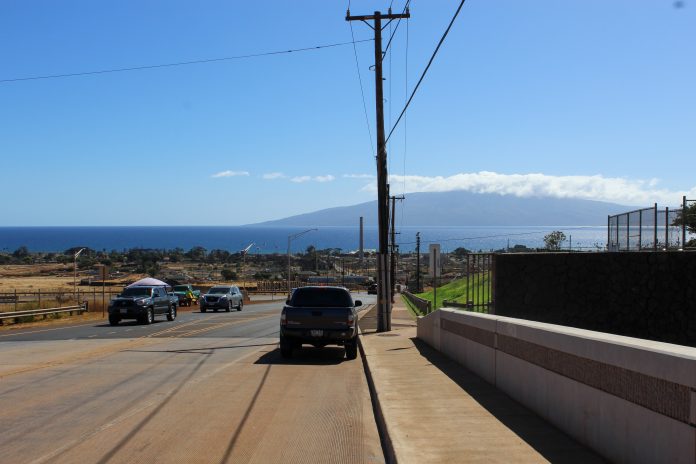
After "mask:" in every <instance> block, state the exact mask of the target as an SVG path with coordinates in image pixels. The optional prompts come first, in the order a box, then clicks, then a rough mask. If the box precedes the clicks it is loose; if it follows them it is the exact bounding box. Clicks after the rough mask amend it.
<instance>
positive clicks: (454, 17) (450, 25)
mask: <svg viewBox="0 0 696 464" xmlns="http://www.w3.org/2000/svg"><path fill="white" fill-rule="evenodd" d="M465 2H466V0H462V1H461V3H459V7H458V8H457V11H456V12H455V13H454V16H452V20H451V21H450V23H449V26H447V29H446V30H445V33H444V34H442V37H441V38H440V41H439V42H438V44H437V47H435V51H434V52H433V55H432V56H431V57H430V61H428V65H427V66H426V67H425V69H424V70H423V74H421V77H420V79H418V83H417V84H416V86H415V87H414V88H413V92H411V97H410V98H409V99H408V102H406V106H404V109H403V110H401V114H400V115H399V117H398V118H397V120H396V123H395V124H394V126H393V127H392V128H391V130H390V131H389V135H387V139H386V141H389V138H390V137H391V136H392V134H393V133H394V129H396V127H397V126H398V125H399V122H400V121H401V118H402V117H403V115H404V113H405V112H406V110H407V109H408V106H409V105H410V104H411V101H412V100H413V96H414V95H415V94H416V91H418V87H420V85H421V82H423V78H424V77H425V75H426V74H427V72H428V69H430V65H431V64H433V60H434V59H435V56H436V55H437V52H438V51H439V50H440V47H441V46H442V43H443V42H444V41H445V38H446V37H447V34H449V31H450V29H451V28H452V25H453V24H454V21H455V20H456V19H457V16H458V15H459V12H460V11H461V9H462V7H463V6H464V3H465Z"/></svg>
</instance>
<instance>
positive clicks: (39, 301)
mask: <svg viewBox="0 0 696 464" xmlns="http://www.w3.org/2000/svg"><path fill="white" fill-rule="evenodd" d="M39 309H41V289H39Z"/></svg>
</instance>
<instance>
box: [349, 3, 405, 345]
mask: <svg viewBox="0 0 696 464" xmlns="http://www.w3.org/2000/svg"><path fill="white" fill-rule="evenodd" d="M410 17H411V15H410V13H409V12H408V10H406V13H405V14H392V13H391V10H389V13H388V14H386V15H383V14H382V13H380V12H379V11H375V13H374V14H373V15H362V16H351V14H350V10H348V11H347V12H346V21H363V22H364V23H365V24H367V25H368V26H370V27H371V28H372V30H373V31H374V33H375V106H376V123H377V217H378V227H379V233H378V236H379V250H378V251H377V331H378V332H385V331H388V330H391V292H390V290H389V289H390V287H391V285H390V283H389V259H388V258H389V190H388V187H387V145H386V141H385V133H384V92H383V88H382V81H383V78H382V59H383V57H384V54H383V53H382V29H383V27H382V19H385V20H388V21H387V23H386V24H385V25H384V27H386V26H387V25H388V24H389V22H390V21H392V20H394V19H399V18H410ZM368 21H374V26H373V25H371V24H370V23H368Z"/></svg>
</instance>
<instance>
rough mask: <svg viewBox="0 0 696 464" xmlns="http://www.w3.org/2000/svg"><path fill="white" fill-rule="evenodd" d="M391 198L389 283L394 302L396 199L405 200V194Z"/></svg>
mask: <svg viewBox="0 0 696 464" xmlns="http://www.w3.org/2000/svg"><path fill="white" fill-rule="evenodd" d="M389 198H390V199H391V201H392V202H391V260H390V263H389V270H390V272H389V283H390V284H391V285H390V297H391V300H390V301H391V302H392V303H394V293H395V286H396V248H397V247H396V227H395V224H394V223H395V219H396V200H403V199H404V196H403V195H400V196H398V197H397V196H393V197H389Z"/></svg>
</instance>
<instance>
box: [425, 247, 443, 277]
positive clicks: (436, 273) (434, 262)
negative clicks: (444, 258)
mask: <svg viewBox="0 0 696 464" xmlns="http://www.w3.org/2000/svg"><path fill="white" fill-rule="evenodd" d="M428 250H429V251H430V268H429V269H428V275H429V276H430V277H440V244H439V243H431V244H430V246H429V247H428Z"/></svg>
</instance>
